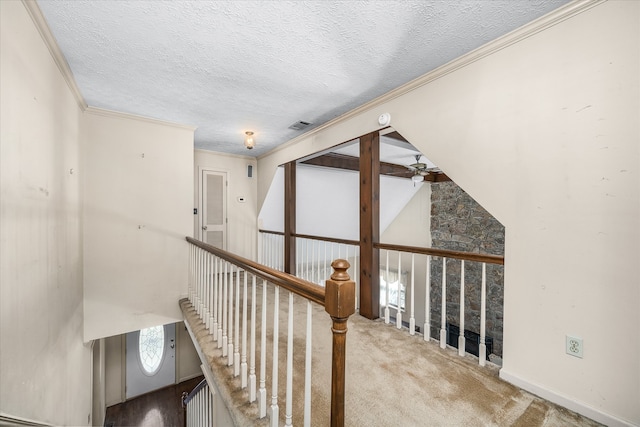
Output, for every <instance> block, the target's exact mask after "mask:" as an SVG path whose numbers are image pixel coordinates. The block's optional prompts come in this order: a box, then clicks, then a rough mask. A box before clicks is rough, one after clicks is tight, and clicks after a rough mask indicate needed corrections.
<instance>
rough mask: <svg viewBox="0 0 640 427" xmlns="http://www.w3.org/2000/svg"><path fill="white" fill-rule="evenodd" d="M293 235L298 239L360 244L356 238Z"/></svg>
mask: <svg viewBox="0 0 640 427" xmlns="http://www.w3.org/2000/svg"><path fill="white" fill-rule="evenodd" d="M294 236H295V237H298V238H300V239H309V240H320V241H323V242H331V243H340V244H343V245H353V246H358V245H359V244H360V242H359V241H357V240H346V239H338V238H335V237H320V236H312V235H310V234H295V235H294Z"/></svg>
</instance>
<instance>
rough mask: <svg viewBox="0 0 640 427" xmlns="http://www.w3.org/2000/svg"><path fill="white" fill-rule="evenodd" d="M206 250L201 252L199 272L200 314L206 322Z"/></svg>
mask: <svg viewBox="0 0 640 427" xmlns="http://www.w3.org/2000/svg"><path fill="white" fill-rule="evenodd" d="M204 254H205V251H204V250H200V257H199V258H200V268H199V272H198V276H199V277H200V292H199V294H200V295H199V298H198V307H199V310H198V314H199V315H200V319H202V320H204V319H203V317H204Z"/></svg>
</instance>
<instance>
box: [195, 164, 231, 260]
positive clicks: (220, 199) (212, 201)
mask: <svg viewBox="0 0 640 427" xmlns="http://www.w3.org/2000/svg"><path fill="white" fill-rule="evenodd" d="M200 183H201V184H200V189H201V204H200V206H201V208H200V209H201V213H202V215H201V216H200V218H201V224H200V225H201V227H200V240H202V241H203V242H206V243H209V244H210V245H213V246H215V247H216V248H220V249H226V246H227V174H226V173H225V172H216V171H211V170H203V171H202V179H201V181H200Z"/></svg>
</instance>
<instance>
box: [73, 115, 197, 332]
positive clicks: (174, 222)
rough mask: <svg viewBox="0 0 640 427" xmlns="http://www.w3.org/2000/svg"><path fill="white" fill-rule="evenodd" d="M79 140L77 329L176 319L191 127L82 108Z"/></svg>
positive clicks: (183, 286) (188, 213)
mask: <svg viewBox="0 0 640 427" xmlns="http://www.w3.org/2000/svg"><path fill="white" fill-rule="evenodd" d="M82 124H83V140H84V141H85V145H84V156H85V159H86V161H85V166H84V177H85V180H84V196H85V204H84V292H85V295H84V314H85V323H84V337H85V340H90V339H93V338H100V337H105V336H112V335H119V334H121V333H126V332H130V331H135V330H140V329H142V328H146V327H149V326H155V325H163V324H167V323H174V322H176V321H180V320H181V319H182V314H181V312H180V308H179V307H178V300H179V299H180V297H181V296H185V295H186V293H187V264H188V262H187V255H188V250H187V248H188V245H187V243H186V241H185V236H187V235H189V234H190V233H191V224H192V222H191V221H192V219H191V217H192V203H193V201H192V198H191V197H192V196H191V195H192V194H193V181H192V178H191V177H192V176H193V129H189V128H185V127H182V126H177V125H175V126H174V125H169V124H165V123H161V122H156V121H153V120H147V119H142V118H136V117H131V116H125V115H120V114H115V113H109V112H104V111H100V110H93V109H88V110H87V111H86V112H85V114H84V117H83V122H82Z"/></svg>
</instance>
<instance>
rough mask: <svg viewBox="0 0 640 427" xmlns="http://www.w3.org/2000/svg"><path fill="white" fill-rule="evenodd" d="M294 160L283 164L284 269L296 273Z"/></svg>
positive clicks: (286, 271)
mask: <svg viewBox="0 0 640 427" xmlns="http://www.w3.org/2000/svg"><path fill="white" fill-rule="evenodd" d="M295 234H296V162H295V161H293V162H289V163H286V164H285V165H284V271H285V273H289V274H293V275H295V274H296V237H295Z"/></svg>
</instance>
